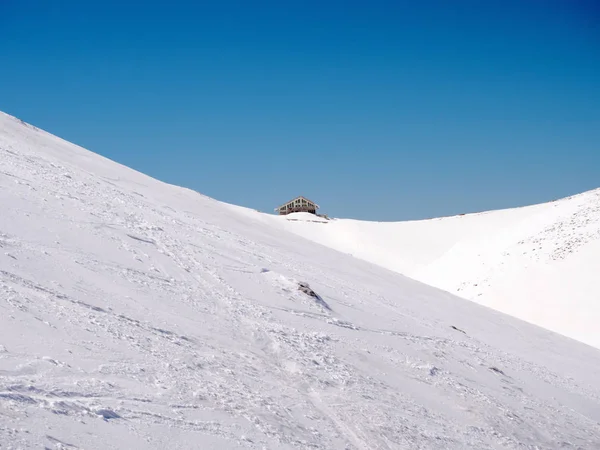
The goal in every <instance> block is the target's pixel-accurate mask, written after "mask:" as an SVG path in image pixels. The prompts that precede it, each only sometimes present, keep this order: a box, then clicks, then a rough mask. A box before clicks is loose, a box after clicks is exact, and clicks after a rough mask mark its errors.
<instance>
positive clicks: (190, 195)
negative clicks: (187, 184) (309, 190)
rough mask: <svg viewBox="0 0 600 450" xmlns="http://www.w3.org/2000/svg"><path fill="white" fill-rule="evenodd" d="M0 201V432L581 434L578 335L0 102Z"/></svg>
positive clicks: (347, 436)
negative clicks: (294, 226)
mask: <svg viewBox="0 0 600 450" xmlns="http://www.w3.org/2000/svg"><path fill="white" fill-rule="evenodd" d="M0 207H1V210H0V211H1V213H0V448H2V449H4V448H6V449H8V448H27V449H29V448H49V449H77V448H82V449H106V448H111V449H134V448H135V449H141V448H144V449H146V448H148V449H164V448H169V449H178V448H180V449H188V448H189V449H192V448H194V449H196V448H202V449H211V448H212V449H234V448H235V449H237V448H240V449H328V450H330V449H478V450H481V449H501V448H510V449H512V448H515V449H516V448H520V449H523V448H528V449H534V448H535V449H556V448H563V449H598V448H600V425H599V422H600V384H599V383H598V380H599V379H600V352H599V351H598V350H596V349H594V348H592V347H589V346H586V345H584V344H581V343H579V342H576V341H573V340H570V339H567V338H565V337H562V336H560V335H557V334H555V333H552V332H550V331H547V330H544V329H542V328H538V327H535V326H533V325H531V324H528V323H526V322H523V321H520V320H517V319H514V318H512V317H509V316H507V315H504V314H502V313H500V312H497V311H494V310H492V309H489V308H485V307H483V306H480V305H477V304H475V303H473V302H470V301H467V300H464V299H461V298H458V297H456V296H454V295H452V294H450V293H447V292H444V291H442V290H438V289H436V288H433V287H430V286H427V285H424V284H422V283H420V282H418V281H414V280H412V279H409V278H406V277H404V276H402V275H400V274H398V273H396V272H393V271H389V270H386V269H384V268H381V267H379V266H377V265H374V264H371V263H370V262H366V261H363V260H361V259H359V258H354V257H352V256H349V255H346V254H344V253H341V252H338V251H336V250H333V249H330V248H327V247H324V246H322V245H320V244H317V243H314V242H311V241H309V240H306V239H304V238H302V237H300V236H298V235H296V234H293V233H290V232H289V231H286V230H282V229H281V226H280V224H281V220H280V221H279V222H276V221H275V218H273V219H274V220H273V221H265V220H264V215H261V214H259V213H257V212H254V211H251V210H247V209H244V208H240V207H236V206H232V205H227V204H224V203H220V202H218V201H215V200H212V199H210V198H207V197H205V196H202V195H200V194H198V193H196V192H193V191H190V190H187V189H183V188H179V187H176V186H171V185H167V184H164V183H161V182H159V181H157V180H154V179H152V178H149V177H147V176H145V175H143V174H140V173H138V172H135V171H133V170H130V169H128V168H126V167H123V166H121V165H118V164H116V163H114V162H111V161H109V160H107V159H104V158H102V157H100V156H98V155H95V154H93V153H91V152H88V151H86V150H84V149H82V148H80V147H77V146H75V145H72V144H69V143H67V142H65V141H63V140H61V139H59V138H56V137H53V136H51V135H49V134H47V133H45V132H43V131H41V130H38V129H36V128H34V127H32V126H30V125H26V124H24V123H22V122H20V121H19V120H17V119H15V118H13V117H10V116H6V115H2V114H0ZM277 219H280V218H277ZM456 220H459V219H456ZM286 223H288V222H286ZM289 223H292V222H289ZM304 225H308V224H304ZM310 225H314V226H320V227H330V226H332V225H333V222H330V223H320V224H317V223H315V224H310ZM367 244H368V245H376V243H374V242H369V243H367V242H364V245H367ZM432 252H433V250H432Z"/></svg>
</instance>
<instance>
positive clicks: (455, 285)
mask: <svg viewBox="0 0 600 450" xmlns="http://www.w3.org/2000/svg"><path fill="white" fill-rule="evenodd" d="M279 225H280V226H281V227H282V228H285V229H286V230H288V231H292V232H294V233H296V234H299V235H301V236H303V237H305V238H308V239H311V240H313V241H315V242H319V243H321V244H323V245H326V246H328V247H332V248H335V249H337V250H340V251H342V252H345V253H350V254H352V255H354V256H355V257H357V258H362V259H364V260H366V261H370V262H372V263H375V264H378V265H380V266H382V267H385V268H388V269H390V270H393V271H396V272H399V273H402V274H405V275H407V276H409V277H411V278H415V279H417V280H420V281H423V282H424V283H427V284H430V285H433V286H436V287H439V288H441V289H444V290H447V291H449V292H452V293H455V294H458V295H460V296H462V297H465V298H467V299H470V300H473V301H476V302H477V303H480V304H483V305H486V306H489V307H491V308H494V309H497V310H499V311H502V312H505V313H507V314H510V315H512V316H515V317H518V318H520V319H523V320H527V321H529V322H531V323H534V324H536V325H539V326H542V327H545V328H548V329H550V330H553V331H556V332H558V333H561V334H564V335H566V336H569V337H572V338H574V339H578V340H581V341H582V342H585V343H588V344H590V345H593V346H596V347H600V327H599V326H598V324H599V323H600V277H598V274H599V273H600V189H596V190H593V191H589V192H585V193H582V194H579V195H574V196H571V197H568V198H565V199H561V200H557V201H553V202H549V203H544V204H539V205H533V206H527V207H521V208H514V209H506V210H500V211H488V212H484V213H478V214H467V215H461V216H454V217H445V218H439V219H431V220H422V221H409V222H395V223H378V222H366V221H357V220H348V219H339V220H335V221H332V222H331V223H330V224H329V225H328V226H327V227H321V226H313V224H311V223H308V222H283V221H279Z"/></svg>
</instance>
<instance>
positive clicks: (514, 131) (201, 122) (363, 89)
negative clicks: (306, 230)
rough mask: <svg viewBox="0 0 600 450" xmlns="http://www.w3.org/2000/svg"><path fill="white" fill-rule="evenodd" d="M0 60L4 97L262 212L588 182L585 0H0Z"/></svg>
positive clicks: (510, 193) (395, 214)
mask: <svg viewBox="0 0 600 450" xmlns="http://www.w3.org/2000/svg"><path fill="white" fill-rule="evenodd" d="M122 3H127V5H125V6H124V5H123V4H122ZM194 3H196V4H194ZM0 56H1V62H0V64H1V65H0V110H3V111H5V112H7V113H9V114H13V115H15V116H17V117H19V118H21V119H23V120H25V121H27V122H30V123H33V124H34V125H37V126H39V127H41V128H44V129H46V130H48V131H50V132H52V133H54V134H57V135H59V136H61V137H63V138H65V139H67V140H70V141H73V142H75V143H77V144H79V145H82V146H84V147H86V148H89V149H90V150H92V151H94V152H97V153H100V154H102V155H104V156H107V157H109V158H111V159H114V160H116V161H118V162H120V163H123V164H125V165H128V166H130V167H133V168H135V169H137V170H140V171H142V172H145V173H147V174H149V175H151V176H154V177H156V178H159V179H161V180H164V181H167V182H170V183H174V184H179V185H183V186H187V187H190V188H193V189H196V190H198V191H200V192H202V193H204V194H206V195H209V196H211V197H214V198H217V199H219V200H223V201H227V202H230V203H235V204H240V205H244V206H248V207H252V208H256V209H259V210H263V211H268V212H271V211H272V210H273V208H274V207H275V206H277V205H278V204H280V203H282V202H284V201H286V200H288V199H289V198H291V197H294V196H296V195H305V196H307V197H309V198H312V199H313V200H315V201H317V202H318V203H319V204H320V205H321V207H322V212H324V213H329V214H330V215H333V216H337V217H354V218H361V219H369V220H403V219H416V218H425V217H434V216H442V215H450V214H457V213H463V212H472V211H479V210H486V209H496V208H503V207H510V206H520V205H525V204H530V203H537V202H542V201H547V200H552V199H554V198H558V197H562V196H567V195H570V194H574V193H578V192H581V191H584V190H588V189H592V188H596V187H599V186H600V176H599V173H600V172H599V169H600V6H599V4H598V2H596V1H594V0H587V1H583V0H582V1H579V0H564V1H559V0H554V1H552V0H518V1H517V0H514V1H511V0H503V1H496V0H488V1H479V0H471V1H466V0H465V1H463V0H455V1H445V0H439V1H427V0H423V1H418V2H417V1H402V0H396V1H385V2H383V1H368V2H367V1H362V2H353V1H345V2H341V1H333V0H326V1H324V0H321V1H300V2H281V1H253V2H248V1H237V2H233V1H227V0H223V1H219V2H188V1H185V2H183V1H176V0H174V1H169V2H153V1H146V2H141V1H139V2H137V1H130V2H117V1H110V0H107V1H87V2H81V1H71V0H63V1H60V2H48V1H46V0H37V1H35V0H18V1H17V0H0Z"/></svg>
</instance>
